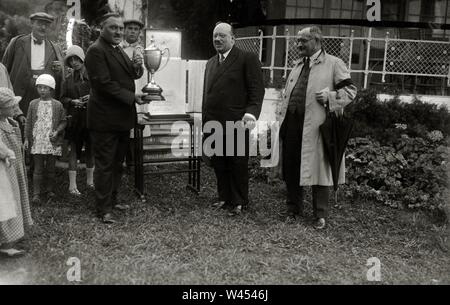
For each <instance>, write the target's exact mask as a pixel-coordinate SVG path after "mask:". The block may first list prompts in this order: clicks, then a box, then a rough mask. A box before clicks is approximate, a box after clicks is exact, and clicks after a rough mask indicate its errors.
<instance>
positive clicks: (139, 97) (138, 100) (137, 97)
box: [134, 93, 148, 105]
mask: <svg viewBox="0 0 450 305" xmlns="http://www.w3.org/2000/svg"><path fill="white" fill-rule="evenodd" d="M143 96H144V94H141V93H136V94H135V98H134V100H135V101H136V104H138V105H144V104H148V102H147V101H144V100H143V99H142V97H143Z"/></svg>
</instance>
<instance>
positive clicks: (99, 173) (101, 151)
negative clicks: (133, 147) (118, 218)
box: [90, 131, 130, 216]
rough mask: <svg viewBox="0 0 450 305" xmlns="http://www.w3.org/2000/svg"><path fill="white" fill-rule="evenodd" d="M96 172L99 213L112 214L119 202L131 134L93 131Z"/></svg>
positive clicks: (96, 194) (126, 132) (95, 182)
mask: <svg viewBox="0 0 450 305" xmlns="http://www.w3.org/2000/svg"><path fill="white" fill-rule="evenodd" d="M90 135H91V140H92V149H93V154H94V162H95V170H94V184H95V201H96V205H97V213H98V214H99V215H100V216H102V215H104V214H106V213H110V212H111V211H112V208H113V206H114V204H116V200H117V192H118V190H119V187H120V182H121V179H122V172H123V167H122V163H123V160H124V158H125V154H126V152H127V149H128V145H129V138H130V132H129V131H121V132H100V131H91V132H90Z"/></svg>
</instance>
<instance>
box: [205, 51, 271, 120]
mask: <svg viewBox="0 0 450 305" xmlns="http://www.w3.org/2000/svg"><path fill="white" fill-rule="evenodd" d="M263 98H264V84H263V78H262V72H261V63H260V61H259V59H258V57H257V56H256V55H255V54H253V53H249V52H245V51H242V50H240V49H238V48H237V47H235V46H234V47H233V48H232V49H231V51H230V53H229V54H228V56H227V58H226V59H225V61H224V62H223V63H222V64H221V65H220V66H218V56H217V55H215V56H214V57H212V58H210V59H209V60H208V63H207V64H206V70H205V80H204V89H203V103H202V116H203V122H206V121H210V120H217V121H219V122H221V123H222V124H224V123H225V122H226V121H238V120H240V119H242V117H243V116H244V114H245V113H251V114H253V115H254V116H255V117H256V119H258V117H259V114H260V112H261V106H262V101H263Z"/></svg>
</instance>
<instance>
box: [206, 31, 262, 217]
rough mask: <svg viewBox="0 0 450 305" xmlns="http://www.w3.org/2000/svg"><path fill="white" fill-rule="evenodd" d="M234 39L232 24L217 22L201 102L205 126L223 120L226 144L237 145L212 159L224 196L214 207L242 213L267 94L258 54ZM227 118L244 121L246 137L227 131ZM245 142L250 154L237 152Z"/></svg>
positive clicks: (246, 197)
mask: <svg viewBox="0 0 450 305" xmlns="http://www.w3.org/2000/svg"><path fill="white" fill-rule="evenodd" d="M234 43H235V37H234V33H233V28H232V27H231V25H230V24H228V23H218V24H217V25H216V27H215V28H214V32H213V44H214V48H215V49H216V51H217V55H215V56H213V57H212V58H210V59H209V60H208V63H207V64H206V70H205V82H204V92H203V104H202V119H203V124H204V127H205V124H207V123H208V122H211V121H215V122H217V123H219V124H220V125H221V126H222V131H223V139H224V142H223V144H224V147H226V146H230V145H234V146H233V147H234V148H235V149H234V151H232V152H231V155H230V154H229V152H230V151H228V153H227V152H226V149H224V150H223V151H222V152H221V153H216V154H215V155H213V156H212V158H211V164H212V166H213V168H214V172H215V174H216V178H217V189H218V195H219V201H218V202H216V203H214V204H213V206H215V207H228V208H230V210H231V212H230V215H237V214H240V213H241V211H242V208H245V207H246V206H247V204H248V157H249V151H248V140H249V131H248V129H252V128H254V127H255V123H256V120H257V118H258V117H259V114H260V112H261V105H262V101H263V98H264V85H263V77H262V72H261V63H260V61H259V59H258V57H257V56H256V55H255V54H253V53H249V52H245V51H242V50H240V49H238V48H236V47H235V46H234ZM226 122H231V123H233V124H235V123H236V122H237V123H238V124H237V125H236V126H238V125H239V124H240V123H242V126H243V127H244V128H246V129H247V130H246V131H245V137H244V139H243V140H240V139H239V137H236V133H238V131H237V130H239V128H237V130H231V131H230V130H226ZM215 132H217V130H216V131H215ZM204 134H205V139H206V140H205V143H206V142H207V138H208V137H209V136H211V135H212V134H211V133H209V131H208V130H204ZM230 141H233V142H230ZM242 147H245V153H244V154H241V155H239V154H237V152H238V151H239V148H242ZM236 148H237V149H236ZM204 149H205V147H204ZM216 152H217V151H216Z"/></svg>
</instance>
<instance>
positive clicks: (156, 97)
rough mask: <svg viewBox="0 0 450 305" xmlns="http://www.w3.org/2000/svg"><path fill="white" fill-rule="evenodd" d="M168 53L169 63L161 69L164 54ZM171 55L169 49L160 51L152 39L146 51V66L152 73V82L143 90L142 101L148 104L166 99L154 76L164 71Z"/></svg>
mask: <svg viewBox="0 0 450 305" xmlns="http://www.w3.org/2000/svg"><path fill="white" fill-rule="evenodd" d="M166 53H167V61H166V63H165V64H164V66H163V67H162V68H161V69H159V68H160V66H161V59H162V57H163V55H164V54H166ZM169 58H170V53H169V49H168V48H165V49H163V50H161V49H159V48H158V47H157V46H156V45H155V41H154V40H153V37H152V39H150V45H149V46H148V47H147V48H145V50H144V64H145V67H146V68H147V70H148V71H149V72H150V82H149V83H148V84H147V85H145V86H144V87H143V88H142V92H143V93H145V94H144V96H142V100H143V101H146V102H151V101H164V100H165V99H164V97H163V96H162V94H161V93H162V91H163V90H162V88H161V87H160V86H159V85H158V84H157V83H156V82H155V80H154V78H153V75H154V74H155V73H156V72H157V71H160V70H162V69H164V67H165V66H166V65H167V63H168V62H169Z"/></svg>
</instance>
